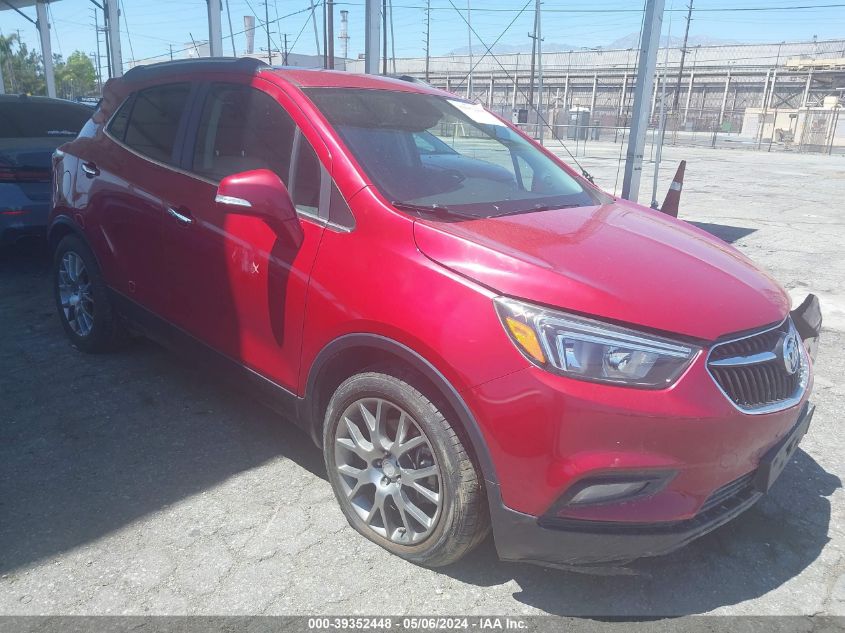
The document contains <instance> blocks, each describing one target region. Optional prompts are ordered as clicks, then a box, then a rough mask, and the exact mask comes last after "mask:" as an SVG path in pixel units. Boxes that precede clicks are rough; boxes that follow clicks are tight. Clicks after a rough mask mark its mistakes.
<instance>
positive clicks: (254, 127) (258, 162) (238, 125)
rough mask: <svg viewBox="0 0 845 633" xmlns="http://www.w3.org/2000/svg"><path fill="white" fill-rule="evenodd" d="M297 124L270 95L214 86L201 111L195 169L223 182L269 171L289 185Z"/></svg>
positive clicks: (246, 88)
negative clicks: (243, 174) (239, 175)
mask: <svg viewBox="0 0 845 633" xmlns="http://www.w3.org/2000/svg"><path fill="white" fill-rule="evenodd" d="M295 131H296V125H295V124H294V122H293V119H291V118H290V115H288V113H287V112H285V110H284V109H283V108H282V107H281V106H280V105H279V104H278V103H276V101H275V100H274V99H273V98H272V97H271V96H270V95H268V94H266V93H264V92H261V91H260V90H256V89H255V88H250V87H249V86H241V85H237V84H225V83H217V84H212V86H211V90H210V92H209V94H208V97H207V98H206V100H205V104H204V106H203V109H202V115H201V118H200V126H199V132H198V134H197V142H196V146H195V147H194V162H193V171H194V172H196V173H198V174H200V175H202V176H205V177H207V178H210V179H211V180H215V181H217V180H221V179H223V178H225V177H226V176H229V175H231V174H236V173H239V172H242V171H250V170H253V169H270V170H271V171H274V172H276V174H278V176H279V178H281V179H282V182H284V183H285V184H286V185H287V184H288V175H289V173H290V161H291V150H292V147H293V138H294V133H295Z"/></svg>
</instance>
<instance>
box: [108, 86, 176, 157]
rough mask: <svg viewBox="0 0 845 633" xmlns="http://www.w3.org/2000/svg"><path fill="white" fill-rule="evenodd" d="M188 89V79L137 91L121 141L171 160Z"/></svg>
mask: <svg viewBox="0 0 845 633" xmlns="http://www.w3.org/2000/svg"><path fill="white" fill-rule="evenodd" d="M190 92H191V86H190V84H188V83H177V84H166V85H162V86H155V87H153V88H147V89H146V90H141V91H140V92H138V93H137V94H136V95H135V97H134V103H133V105H132V112H131V114H130V115H129V121H128V123H127V124H126V130H125V134H124V137H123V142H124V143H126V145H128V146H129V147H131V148H132V149H134V150H135V151H136V152H138V153H140V154H143V155H144V156H149V157H150V158H152V159H154V160H157V161H160V162H162V163H172V159H173V145H174V143H175V142H176V136H177V133H178V131H179V121H180V120H181V119H182V114H183V113H184V111H185V105H186V104H187V102H188V95H189V94H190ZM121 112H122V110H121Z"/></svg>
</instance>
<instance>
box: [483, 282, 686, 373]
mask: <svg viewBox="0 0 845 633" xmlns="http://www.w3.org/2000/svg"><path fill="white" fill-rule="evenodd" d="M495 304H496V310H497V311H498V313H499V317H500V318H501V319H502V323H503V324H504V326H505V331H506V332H507V333H508V334H509V335H510V337H511V339H513V341H514V343H515V344H516V346H517V347H518V348H519V350H520V351H521V352H522V353H523V354H524V355H525V356H526V357H527V358H528V359H529V360H530V361H532V362H533V363H534V364H536V365H539V366H540V367H543V368H544V369H547V370H549V371H552V372H555V373H559V374H562V375H564V376H569V377H571V378H579V379H581V380H593V381H598V382H609V383H616V384H623V385H630V386H633V387H643V388H648V389H660V388H664V387H668V386H669V385H671V384H672V383H674V382H675V381H676V380H677V379H678V378H679V377H680V375H681V374H682V373H683V372H684V370H685V369H686V368H687V367H688V366H689V364H690V363H691V362H692V360H693V359H694V358H695V356H696V355H697V354H698V352H699V351H700V349H699V348H697V347H695V346H693V345H687V344H683V343H678V342H677V341H673V340H671V339H667V338H663V337H660V336H654V335H652V334H644V333H642V332H637V331H635V330H629V329H628V328H624V327H619V326H617V325H610V324H609V323H603V322H601V321H594V320H593V319H585V318H583V317H579V316H574V315H571V314H566V313H563V312H557V311H554V310H548V309H546V308H541V307H539V306H534V305H531V304H528V303H523V302H521V301H516V300H514V299H508V298H506V297H498V298H496V299H495Z"/></svg>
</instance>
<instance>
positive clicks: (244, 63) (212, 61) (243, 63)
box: [123, 57, 269, 81]
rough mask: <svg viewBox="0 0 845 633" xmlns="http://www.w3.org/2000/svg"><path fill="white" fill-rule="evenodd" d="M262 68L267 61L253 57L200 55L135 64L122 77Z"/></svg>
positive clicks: (244, 71) (248, 71) (143, 77)
mask: <svg viewBox="0 0 845 633" xmlns="http://www.w3.org/2000/svg"><path fill="white" fill-rule="evenodd" d="M262 68H269V66H268V65H267V62H264V61H262V60H260V59H255V58H254V57H202V58H200V59H177V60H174V61H168V62H159V63H157V64H146V65H142V66H135V67H134V68H130V69H129V70H128V71H126V73H124V75H123V79H124V81H146V80H148V79H155V78H157V77H166V76H168V75H178V74H181V73H185V72H202V71H207V72H213V71H235V72H241V73H250V74H252V73H255V72H257V71H258V70H260V69H262Z"/></svg>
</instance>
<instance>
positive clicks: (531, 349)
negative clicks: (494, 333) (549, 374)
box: [505, 317, 546, 363]
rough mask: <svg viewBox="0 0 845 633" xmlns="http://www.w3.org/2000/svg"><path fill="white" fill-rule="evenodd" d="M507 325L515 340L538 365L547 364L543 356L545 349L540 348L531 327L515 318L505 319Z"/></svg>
mask: <svg viewBox="0 0 845 633" xmlns="http://www.w3.org/2000/svg"><path fill="white" fill-rule="evenodd" d="M505 323H506V324H507V326H508V329H509V330H510V332H511V335H513V337H514V339H515V340H516V341H517V342H518V343H519V344H520V345H521V346H522V349H523V350H525V353H526V354H528V355H529V356H530V357H531V358H533V359H534V360H536V361H537V362H538V363H545V362H546V357H545V355H544V354H543V349H542V348H541V347H540V341H538V340H537V335H536V334H535V333H534V330H533V329H532V328H531V326H529V325H526V324H525V323H522V322H521V321H517V320H516V319H514V318H513V317H505Z"/></svg>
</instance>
